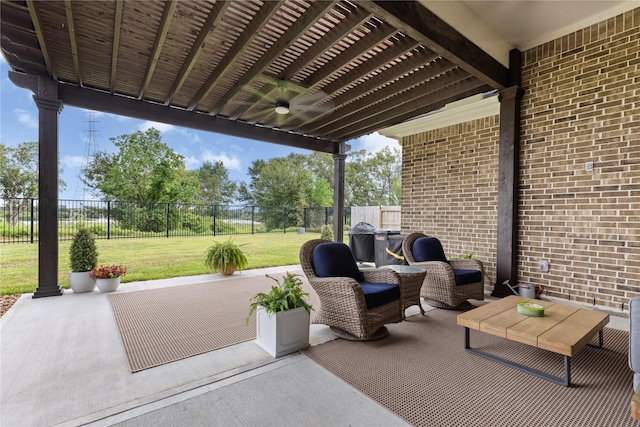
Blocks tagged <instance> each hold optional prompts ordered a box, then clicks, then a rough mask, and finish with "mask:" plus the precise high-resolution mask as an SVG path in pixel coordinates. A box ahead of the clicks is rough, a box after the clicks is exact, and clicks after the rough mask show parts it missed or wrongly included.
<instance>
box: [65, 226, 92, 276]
mask: <svg viewBox="0 0 640 427" xmlns="http://www.w3.org/2000/svg"><path fill="white" fill-rule="evenodd" d="M69 262H70V265H71V271H74V272H81V271H91V270H92V269H93V268H94V267H95V266H96V264H97V263H98V251H97V250H96V242H95V240H94V238H93V236H92V235H91V233H89V230H87V229H86V228H81V229H79V230H78V231H77V232H76V234H75V236H73V241H72V242H71V246H69Z"/></svg>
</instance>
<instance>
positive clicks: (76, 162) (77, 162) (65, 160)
mask: <svg viewBox="0 0 640 427" xmlns="http://www.w3.org/2000/svg"><path fill="white" fill-rule="evenodd" d="M60 162H61V163H62V164H63V165H64V166H65V167H67V168H69V169H75V168H79V167H82V166H84V165H85V164H86V162H85V158H84V157H83V156H63V157H62V159H61V160H60Z"/></svg>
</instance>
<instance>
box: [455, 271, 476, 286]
mask: <svg viewBox="0 0 640 427" xmlns="http://www.w3.org/2000/svg"><path fill="white" fill-rule="evenodd" d="M453 274H454V275H455V276H456V285H468V284H469V283H478V282H481V281H482V271H478V270H455V269H454V270H453Z"/></svg>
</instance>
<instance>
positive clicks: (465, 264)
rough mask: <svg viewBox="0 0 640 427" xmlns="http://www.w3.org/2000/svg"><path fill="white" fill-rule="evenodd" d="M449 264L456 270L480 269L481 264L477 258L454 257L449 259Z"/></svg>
mask: <svg viewBox="0 0 640 427" xmlns="http://www.w3.org/2000/svg"><path fill="white" fill-rule="evenodd" d="M449 265H451V268H454V269H456V270H477V271H482V266H481V265H480V263H479V262H478V260H477V259H454V260H451V261H449Z"/></svg>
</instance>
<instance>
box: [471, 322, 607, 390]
mask: <svg viewBox="0 0 640 427" xmlns="http://www.w3.org/2000/svg"><path fill="white" fill-rule="evenodd" d="M600 339H602V333H600ZM600 345H602V342H600ZM594 346H595V345H594ZM464 348H465V350H467V351H468V352H469V353H472V354H477V355H478V356H482V357H484V358H485V359H489V360H493V361H494V362H498V363H501V364H503V365H507V366H510V367H512V368H515V369H518V370H520V371H522V372H526V373H528V374H531V375H534V376H536V377H538V378H542V379H545V380H547V381H551V382H554V383H556V384H560V385H562V386H564V387H568V386H569V384H571V357H569V356H563V357H564V378H563V377H557V376H555V375H551V374H548V373H546V372H542V371H540V370H538V369H534V368H531V367H529V366H525V365H522V364H520V363H517V362H513V361H511V360H507V359H504V358H502V357H500V356H495V355H493V354H490V353H486V352H484V351H482V350H479V349H477V348H471V342H470V337H469V328H467V327H465V328H464Z"/></svg>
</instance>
